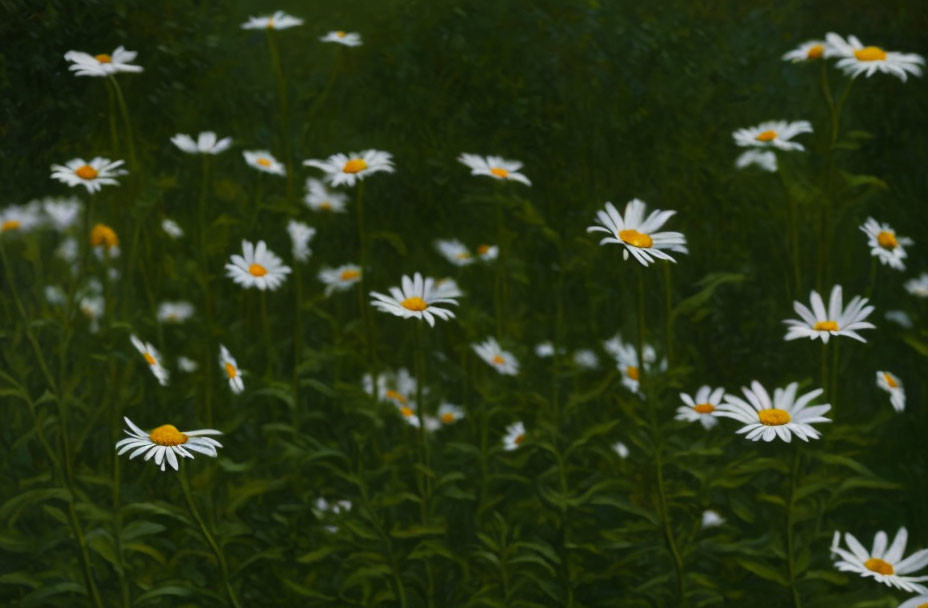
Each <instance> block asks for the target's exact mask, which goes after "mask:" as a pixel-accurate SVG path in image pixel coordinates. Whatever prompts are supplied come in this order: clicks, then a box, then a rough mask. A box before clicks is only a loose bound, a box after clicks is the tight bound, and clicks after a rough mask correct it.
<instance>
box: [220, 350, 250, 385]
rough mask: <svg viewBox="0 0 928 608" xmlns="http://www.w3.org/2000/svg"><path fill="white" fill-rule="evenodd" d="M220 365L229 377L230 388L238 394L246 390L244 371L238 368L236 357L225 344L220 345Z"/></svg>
mask: <svg viewBox="0 0 928 608" xmlns="http://www.w3.org/2000/svg"><path fill="white" fill-rule="evenodd" d="M219 367H220V368H221V369H222V371H223V372H224V373H225V375H226V378H228V379H229V388H231V389H232V392H233V393H235V394H236V395H238V394H240V393H241V392H242V391H244V390H245V382H244V381H243V380H242V371H241V370H240V369H239V368H238V363H236V361H235V357H233V356H232V353H230V352H229V349H228V348H226V347H225V345H223V344H220V345H219Z"/></svg>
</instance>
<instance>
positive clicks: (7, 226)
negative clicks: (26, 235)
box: [0, 220, 19, 232]
mask: <svg viewBox="0 0 928 608" xmlns="http://www.w3.org/2000/svg"><path fill="white" fill-rule="evenodd" d="M17 228H19V222H18V221H17V220H7V221H5V222H3V223H2V224H0V232H6V231H7V230H16V229H17Z"/></svg>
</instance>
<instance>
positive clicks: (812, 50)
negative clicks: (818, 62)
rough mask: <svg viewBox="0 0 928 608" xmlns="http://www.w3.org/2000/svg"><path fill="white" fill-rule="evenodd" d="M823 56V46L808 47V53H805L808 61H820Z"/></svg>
mask: <svg viewBox="0 0 928 608" xmlns="http://www.w3.org/2000/svg"><path fill="white" fill-rule="evenodd" d="M824 54H825V46H824V45H822V44H816V45H815V46H811V47H809V52H808V53H806V57H807V58H808V59H821V58H822V56H823V55H824Z"/></svg>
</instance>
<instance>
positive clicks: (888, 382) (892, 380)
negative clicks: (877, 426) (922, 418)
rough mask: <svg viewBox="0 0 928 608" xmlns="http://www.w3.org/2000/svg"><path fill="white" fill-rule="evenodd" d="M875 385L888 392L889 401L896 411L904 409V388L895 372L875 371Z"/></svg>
mask: <svg viewBox="0 0 928 608" xmlns="http://www.w3.org/2000/svg"><path fill="white" fill-rule="evenodd" d="M876 385H877V386H878V387H880V388H881V389H883V390H884V391H886V392H887V393H889V401H890V403H892V404H893V409H894V410H896V411H897V412H902V411H905V389H904V388H902V380H900V379H899V377H898V376H896V375H895V374H891V373H889V372H886V371H879V372H877V373H876Z"/></svg>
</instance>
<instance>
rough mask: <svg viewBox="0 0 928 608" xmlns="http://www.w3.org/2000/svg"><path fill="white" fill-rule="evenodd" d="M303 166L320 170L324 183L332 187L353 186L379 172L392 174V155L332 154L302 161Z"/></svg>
mask: <svg viewBox="0 0 928 608" xmlns="http://www.w3.org/2000/svg"><path fill="white" fill-rule="evenodd" d="M303 164H304V165H306V166H308V167H316V168H317V169H322V170H323V171H324V172H325V178H324V179H325V181H326V182H328V183H329V184H330V185H332V186H340V185H342V184H345V185H346V186H354V184H355V182H356V181H358V180H362V179H364V178H365V177H367V176H368V175H372V174H374V173H380V172H381V171H385V172H387V173H393V155H391V154H390V153H389V152H383V151H382V150H364V151H362V152H350V153H348V154H341V153H339V154H333V155H332V156H330V157H328V158H327V159H325V160H313V159H310V160H304V161H303Z"/></svg>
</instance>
